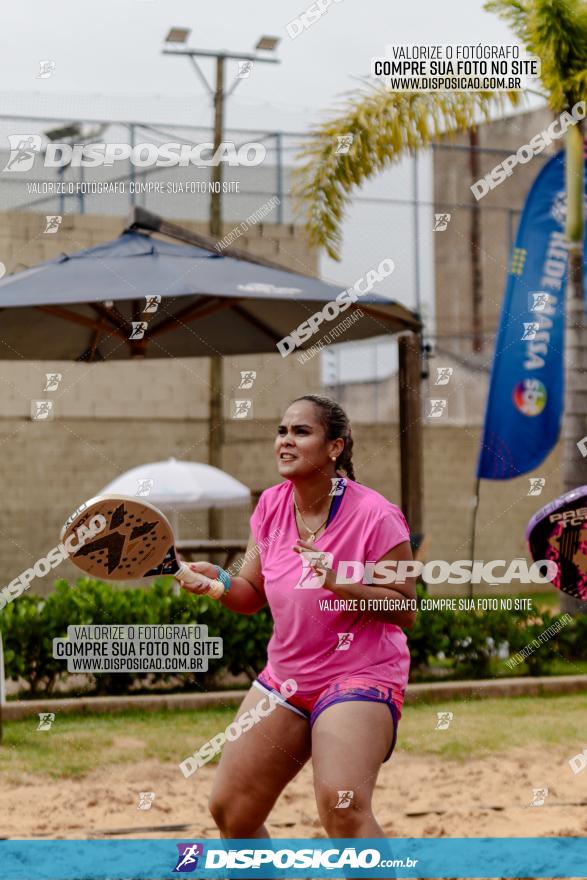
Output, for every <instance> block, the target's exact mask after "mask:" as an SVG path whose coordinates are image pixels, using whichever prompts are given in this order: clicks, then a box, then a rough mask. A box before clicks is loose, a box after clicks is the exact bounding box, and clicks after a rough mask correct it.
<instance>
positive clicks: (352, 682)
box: [253, 668, 401, 763]
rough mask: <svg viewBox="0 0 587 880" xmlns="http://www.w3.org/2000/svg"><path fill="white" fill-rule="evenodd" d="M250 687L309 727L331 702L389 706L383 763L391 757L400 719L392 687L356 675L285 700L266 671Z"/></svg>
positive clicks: (332, 703) (399, 711) (333, 703)
mask: <svg viewBox="0 0 587 880" xmlns="http://www.w3.org/2000/svg"><path fill="white" fill-rule="evenodd" d="M253 684H254V685H255V687H257V688H259V690H261V691H269V692H270V693H272V694H275V695H276V696H278V697H279V702H280V704H281V705H282V706H284V708H286V709H291V711H292V712H295V713H296V714H297V715H301V716H302V718H305V719H306V721H309V722H310V727H313V726H314V723H315V721H316V719H317V718H318V716H319V715H320V713H321V712H324V710H325V709H328V707H329V706H334V705H335V703H348V702H351V701H353V700H354V701H357V700H358V701H361V702H371V703H385V705H386V706H389V711H390V712H391V717H392V718H393V740H392V743H391V747H390V749H389V752H388V753H387V755H386V756H385V758H384V760H383V763H385V761H389V759H390V758H391V755H392V752H393V750H394V748H395V744H396V741H397V728H398V724H399V720H400V718H401V710H400V708H399V706H398V702H399V701H398V700H395V699H394V698H393V691H392V688H390V687H386V686H385V685H382V684H374V683H373V682H371V681H369V680H368V679H365V678H361V677H359V676H349V678H345V680H344V681H341V682H336V683H335V684H331V685H329V686H328V687H327V688H325V689H324V690H321V691H317V692H316V693H315V694H312V695H311V696H308V695H304V696H301V695H298V694H297V693H296V694H293V695H292V696H291V697H287V699H285V698H284V697H283V695H282V694H281V691H280V688H279V684H278V682H276V681H275V679H274V678H273V677H272V676H271V675H270V674H269V672H268V671H267V669H266V668H265V669H264V670H263V671H262V672H260V673H259V675H258V676H257V678H256V679H255V681H254V682H253Z"/></svg>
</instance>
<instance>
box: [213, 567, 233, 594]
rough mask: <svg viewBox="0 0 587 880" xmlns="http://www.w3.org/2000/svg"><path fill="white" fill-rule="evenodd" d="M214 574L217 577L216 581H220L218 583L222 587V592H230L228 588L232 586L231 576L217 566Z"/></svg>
mask: <svg viewBox="0 0 587 880" xmlns="http://www.w3.org/2000/svg"><path fill="white" fill-rule="evenodd" d="M216 573H217V575H218V580H219V581H220V583H221V584H222V586H223V587H224V592H225V593H228V591H229V590H230V588H231V586H232V578H231V576H230V575H229V573H228V572H227V571H225V570H224V569H223V568H220V566H219V565H217V566H216Z"/></svg>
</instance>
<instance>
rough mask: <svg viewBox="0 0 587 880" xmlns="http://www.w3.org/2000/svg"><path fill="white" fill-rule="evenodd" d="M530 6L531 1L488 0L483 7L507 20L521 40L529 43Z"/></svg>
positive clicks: (525, 43)
mask: <svg viewBox="0 0 587 880" xmlns="http://www.w3.org/2000/svg"><path fill="white" fill-rule="evenodd" d="M528 7H529V3H528V2H524V0H488V2H487V3H485V5H484V6H483V9H485V10H486V12H494V13H495V14H496V15H497V16H498V17H499V18H502V19H503V20H504V21H506V22H507V23H508V24H509V26H510V27H511V29H512V31H513V32H514V34H515V35H516V37H517V38H518V39H519V40H520V42H521V43H523V44H524V45H527V43H528V39H529V34H528Z"/></svg>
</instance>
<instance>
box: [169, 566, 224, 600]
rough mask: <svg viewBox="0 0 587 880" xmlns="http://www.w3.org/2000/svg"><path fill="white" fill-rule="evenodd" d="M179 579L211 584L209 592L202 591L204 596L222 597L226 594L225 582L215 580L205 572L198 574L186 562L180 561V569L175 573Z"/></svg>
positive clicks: (192, 582) (188, 582) (193, 582)
mask: <svg viewBox="0 0 587 880" xmlns="http://www.w3.org/2000/svg"><path fill="white" fill-rule="evenodd" d="M174 577H175V578H177V580H178V581H183V582H184V583H186V584H198V585H200V584H209V585H210V589H209V590H208V592H207V593H202V594H201V595H202V596H211V597H212V599H220V597H221V596H222V595H223V594H224V584H221V583H220V581H213V580H211V578H207V577H206V575H204V574H198V572H196V571H192V570H191V568H190V567H189V565H186V563H185V562H180V563H179V571H178V572H177V573H176V574H175V575H174Z"/></svg>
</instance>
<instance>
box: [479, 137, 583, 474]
mask: <svg viewBox="0 0 587 880" xmlns="http://www.w3.org/2000/svg"><path fill="white" fill-rule="evenodd" d="M565 221H566V194H565V180H564V153H562V152H561V153H558V154H557V155H556V156H554V157H553V158H552V159H550V161H549V162H547V164H546V165H545V166H544V167H543V168H542V170H541V172H540V174H539V175H538V177H537V178H536V180H535V181H534V184H533V185H532V188H531V190H530V192H529V193H528V196H527V198H526V203H525V205H524V210H523V212H522V218H521V220H520V226H519V229H518V234H517V237H516V242H515V246H514V248H513V251H512V256H511V262H510V271H509V274H508V279H507V285H506V290H505V296H504V301H503V306H502V312H501V321H500V326H499V332H498V336H497V342H496V346H495V354H494V359H493V370H492V373H491V381H490V386H489V396H488V400H487V409H486V414H485V427H484V431H483V438H482V443H481V450H480V454H479V465H478V468H477V476H478V478H481V479H487V480H510V479H512V478H513V477H518V476H520V475H521V474H525V473H527V472H528V471H531V470H533V469H534V468H535V467H537V466H538V465H539V464H540V463H541V462H542V461H544V459H545V458H546V456H547V455H548V454H549V452H550V451H551V449H552V448H553V446H554V445H555V443H556V441H557V439H558V436H559V432H560V423H561V417H562V411H563V395H564V383H563V345H564V302H565V287H566V280H567V246H566V241H565V229H564V228H565Z"/></svg>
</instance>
